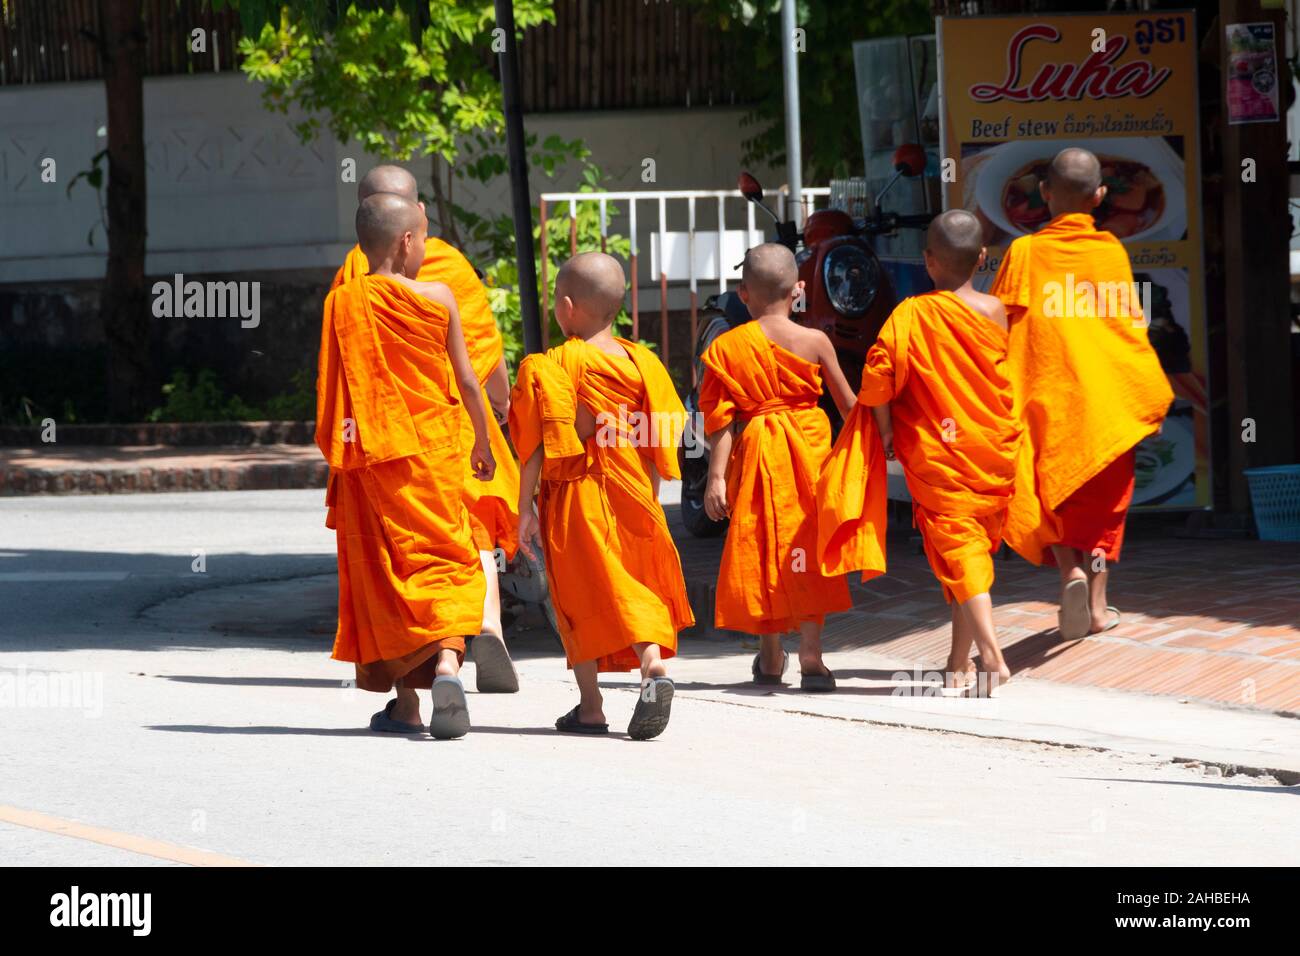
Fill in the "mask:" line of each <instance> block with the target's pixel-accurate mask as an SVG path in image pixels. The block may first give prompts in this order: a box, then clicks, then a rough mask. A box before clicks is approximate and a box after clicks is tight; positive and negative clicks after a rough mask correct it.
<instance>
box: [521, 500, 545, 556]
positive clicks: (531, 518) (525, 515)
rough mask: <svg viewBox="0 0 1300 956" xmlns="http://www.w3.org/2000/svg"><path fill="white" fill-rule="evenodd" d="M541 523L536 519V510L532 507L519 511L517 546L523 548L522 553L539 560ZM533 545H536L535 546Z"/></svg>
mask: <svg viewBox="0 0 1300 956" xmlns="http://www.w3.org/2000/svg"><path fill="white" fill-rule="evenodd" d="M541 531H542V526H541V523H540V522H539V521H538V520H537V512H536V511H534V510H533V509H532V508H528V509H527V510H525V511H521V512H520V513H519V547H521V548H523V550H524V554H526V555H528V557H530V558H532V559H533V560H534V561H539V560H541V558H540V557H539V556H538V553H537V552H538V550H540V546H541ZM534 545H536V546H537V547H536V548H535V547H534Z"/></svg>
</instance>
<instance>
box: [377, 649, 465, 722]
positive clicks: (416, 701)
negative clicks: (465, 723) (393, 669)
mask: <svg viewBox="0 0 1300 956" xmlns="http://www.w3.org/2000/svg"><path fill="white" fill-rule="evenodd" d="M453 656H455V655H453ZM396 690H397V703H396V704H394V705H393V709H392V712H391V713H389V715H388V716H389V717H391V718H392V719H393V720H396V721H398V722H399V723H403V724H419V723H423V721H421V720H420V698H419V696H418V695H417V694H416V693H415V688H413V687H407V686H406V685H405V684H403V683H402V682H401V681H400V680H399V681H398V682H397V688H396Z"/></svg>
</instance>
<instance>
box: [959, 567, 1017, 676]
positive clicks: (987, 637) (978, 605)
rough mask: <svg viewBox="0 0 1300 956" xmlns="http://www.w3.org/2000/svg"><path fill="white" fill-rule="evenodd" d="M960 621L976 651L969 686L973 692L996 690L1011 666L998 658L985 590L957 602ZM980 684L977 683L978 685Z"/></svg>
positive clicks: (989, 600) (1000, 651)
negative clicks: (976, 661) (974, 671)
mask: <svg viewBox="0 0 1300 956" xmlns="http://www.w3.org/2000/svg"><path fill="white" fill-rule="evenodd" d="M961 614H962V617H963V619H964V620H963V623H964V624H965V626H966V628H967V629H968V631H969V632H970V635H971V637H972V639H973V640H974V642H975V646H976V647H978V648H979V652H980V668H979V671H978V673H977V674H976V679H977V682H976V685H975V686H974V687H972V688H971V691H972V692H973V693H974V696H979V697H982V696H985V695H986V694H990V693H991V692H992V691H994V690H996V689H997V687H998V686H999V685H1001V684H1005V683H1006V682H1007V681H1008V680H1010V679H1011V669H1010V668H1009V667H1007V662H1006V661H1005V660H1003V659H1002V648H1000V647H998V638H997V632H996V631H995V630H994V627H993V600H992V598H990V597H989V596H988V594H987V593H985V594H977V595H975V596H974V597H973V598H971V599H970V600H968V601H966V602H965V603H964V604H962V605H961ZM981 684H983V686H982V687H981V686H980V685H981Z"/></svg>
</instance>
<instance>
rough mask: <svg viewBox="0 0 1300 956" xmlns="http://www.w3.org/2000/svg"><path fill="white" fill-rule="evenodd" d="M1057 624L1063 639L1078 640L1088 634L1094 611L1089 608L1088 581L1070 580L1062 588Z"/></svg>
mask: <svg viewBox="0 0 1300 956" xmlns="http://www.w3.org/2000/svg"><path fill="white" fill-rule="evenodd" d="M1056 624H1057V627H1058V628H1059V629H1060V631H1061V639H1062V640H1066V641H1078V640H1082V639H1083V638H1085V637H1087V636H1088V631H1089V630H1091V628H1092V612H1091V611H1090V610H1089V609H1088V582H1087V581H1080V580H1078V579H1076V580H1073V581H1070V582H1068V583H1067V584H1066V585H1065V587H1064V588H1063V589H1062V590H1061V610H1060V612H1059V613H1058V615H1057V618H1056Z"/></svg>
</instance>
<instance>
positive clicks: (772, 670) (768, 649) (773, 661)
mask: <svg viewBox="0 0 1300 956" xmlns="http://www.w3.org/2000/svg"><path fill="white" fill-rule="evenodd" d="M784 663H785V648H783V647H782V646H781V643H780V642H779V641H773V642H770V643H769V642H767V641H764V642H763V645H762V647H760V648H759V651H758V666H759V668H760V669H761V670H762V671H763V673H764V674H767V675H768V676H770V677H779V676H780V674H781V671H782V669H783V665H784Z"/></svg>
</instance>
